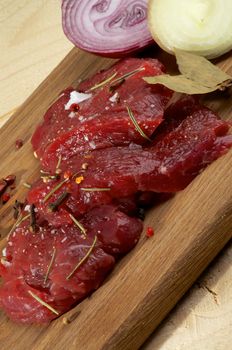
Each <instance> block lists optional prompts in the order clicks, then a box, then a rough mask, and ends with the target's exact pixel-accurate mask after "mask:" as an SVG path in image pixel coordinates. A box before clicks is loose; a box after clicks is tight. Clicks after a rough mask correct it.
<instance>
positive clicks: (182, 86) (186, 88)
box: [143, 74, 217, 95]
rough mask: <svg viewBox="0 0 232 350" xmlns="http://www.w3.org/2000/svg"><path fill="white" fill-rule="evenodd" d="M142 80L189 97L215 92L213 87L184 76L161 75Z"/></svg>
mask: <svg viewBox="0 0 232 350" xmlns="http://www.w3.org/2000/svg"><path fill="white" fill-rule="evenodd" d="M143 79H144V80H145V81H146V82H147V83H149V84H162V85H164V86H166V87H167V88H169V89H171V90H173V91H176V92H181V93H184V94H189V95H194V94H207V93H209V92H212V91H215V90H217V88H215V86H214V87H208V86H204V85H202V84H199V83H198V82H197V81H195V80H191V79H188V78H187V77H186V76H184V75H174V76H172V75H169V74H162V75H157V76H154V77H145V78H143Z"/></svg>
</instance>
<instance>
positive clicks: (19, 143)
mask: <svg viewBox="0 0 232 350" xmlns="http://www.w3.org/2000/svg"><path fill="white" fill-rule="evenodd" d="M22 146H23V140H21V139H18V140H16V141H15V148H16V149H20V148H21V147H22Z"/></svg>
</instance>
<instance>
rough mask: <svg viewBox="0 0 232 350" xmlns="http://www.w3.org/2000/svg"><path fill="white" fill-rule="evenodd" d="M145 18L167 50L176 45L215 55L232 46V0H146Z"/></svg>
mask: <svg viewBox="0 0 232 350" xmlns="http://www.w3.org/2000/svg"><path fill="white" fill-rule="evenodd" d="M148 20H149V27H150V31H151V33H152V36H153V38H154V39H155V41H156V42H157V43H158V44H159V45H160V46H161V47H162V48H163V49H164V50H165V51H167V52H170V53H173V50H174V49H175V48H177V49H181V50H185V51H190V52H193V53H195V54H198V55H201V56H205V57H207V58H215V57H218V56H221V55H222V54H224V53H226V52H228V51H230V50H231V49H232V0H150V1H149V5H148Z"/></svg>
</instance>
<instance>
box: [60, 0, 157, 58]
mask: <svg viewBox="0 0 232 350" xmlns="http://www.w3.org/2000/svg"><path fill="white" fill-rule="evenodd" d="M111 3H112V4H113V5H115V4H116V9H115V11H114V15H113V17H112V20H111V16H108V17H105V18H104V19H103V18H102V16H103V15H104V11H105V8H106V9H108V8H109V7H110V5H111ZM120 5H121V6H120ZM146 5H147V0H62V25H63V30H64V33H65V35H66V36H67V37H68V39H69V40H70V41H71V42H72V43H73V44H74V45H75V46H77V47H78V48H79V49H82V50H84V51H88V52H91V53H93V54H96V55H99V56H104V57H109V58H122V57H125V56H131V55H133V54H135V53H138V52H140V51H142V50H143V49H144V48H145V47H148V46H150V45H152V44H154V40H153V39H152V37H151V35H150V33H149V30H148V27H147V28H146ZM81 6H82V8H81ZM87 6H89V7H90V10H91V11H92V10H93V9H94V11H95V12H96V11H97V15H98V16H99V13H100V17H99V18H98V20H97V21H95V22H94V23H93V22H91V21H90V20H89V17H90V16H91V13H87V14H88V20H89V23H90V24H91V25H95V23H97V22H98V21H100V22H102V21H103V20H105V22H104V27H105V26H106V28H107V29H108V27H107V24H108V25H109V29H110V30H111V28H110V25H111V24H112V26H114V25H116V26H117V18H119V22H120V27H122V28H123V27H126V25H125V23H126V24H128V22H129V29H128V31H131V28H132V27H133V25H131V24H130V22H135V26H134V27H136V26H139V25H140V26H142V29H143V30H141V31H140V32H139V31H137V33H136V34H137V35H135V36H134V37H136V39H135V40H134V38H133V40H134V41H133V42H132V43H130V42H129V44H128V43H127V42H126V41H127V36H129V39H130V38H131V35H129V34H127V32H125V39H124V40H125V45H123V46H122V41H123V38H122V35H121V37H120V36H119V38H118V42H119V43H120V44H119V47H115V48H114V47H112V43H109V46H108V47H107V45H106V44H105V43H106V42H107V41H110V36H111V35H110V34H111V33H110V30H108V33H109V34H108V35H106V36H105V37H104V35H102V36H101V37H100V40H99V33H98V32H96V33H97V34H96V36H97V35H98V36H97V37H96V44H95V42H94V44H92V45H91V43H90V44H89V42H88V39H89V38H90V36H91V35H89V34H87V35H86V36H85V37H84V35H85V32H86V31H85V28H84V26H83V28H82V27H81V26H80V25H78V24H77V18H78V19H79V17H80V18H81V19H80V22H81V20H82V22H83V23H84V24H85V25H86V21H83V16H82V12H83V7H84V9H85V7H87ZM126 6H127V7H126ZM139 6H141V7H139ZM121 8H123V11H122V9H121ZM129 10H130V11H129ZM81 11H82V12H81ZM91 11H90V12H91ZM120 11H121V12H120ZM135 11H137V14H138V16H141V17H142V18H141V20H139V18H138V16H136V17H133V14H134V13H132V15H131V12H135ZM101 13H103V15H101ZM115 13H116V15H115ZM84 14H86V12H84ZM117 14H118V17H117ZM135 15H136V13H135ZM115 16H116V17H115ZM109 21H110V22H109ZM136 21H138V23H136ZM78 23H79V22H78ZM87 24H88V23H87ZM97 24H98V23H97ZM80 28H81V29H80ZM126 28H127V27H126ZM120 29H121V28H120ZM81 30H83V33H81ZM93 30H94V29H93ZM113 30H114V28H113V29H112V31H113ZM75 31H76V32H75ZM82 34H83V36H82ZM138 34H139V35H138ZM86 38H87V40H86ZM137 38H140V40H137ZM84 39H85V40H84ZM114 39H115V37H114ZM91 40H93V41H94V40H95V37H94V36H91V38H90V41H91ZM97 41H98V42H97ZM102 46H104V47H102ZM116 46H117V45H116Z"/></svg>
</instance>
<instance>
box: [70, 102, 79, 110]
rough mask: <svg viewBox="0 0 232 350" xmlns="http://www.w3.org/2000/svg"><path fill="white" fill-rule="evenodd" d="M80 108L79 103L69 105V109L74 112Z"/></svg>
mask: <svg viewBox="0 0 232 350" xmlns="http://www.w3.org/2000/svg"><path fill="white" fill-rule="evenodd" d="M79 109H80V106H79V104H78V103H73V104H71V106H70V107H69V110H70V111H72V112H78V111H79Z"/></svg>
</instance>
